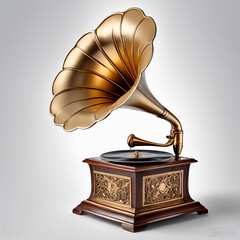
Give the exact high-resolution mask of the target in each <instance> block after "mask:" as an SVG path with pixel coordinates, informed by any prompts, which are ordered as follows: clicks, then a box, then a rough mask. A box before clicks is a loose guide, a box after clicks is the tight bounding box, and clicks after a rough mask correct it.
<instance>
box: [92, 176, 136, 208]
mask: <svg viewBox="0 0 240 240" xmlns="http://www.w3.org/2000/svg"><path fill="white" fill-rule="evenodd" d="M130 187H131V179H130V178H129V177H124V176H118V175H114V174H107V173H101V172H94V198H100V199H102V200H107V201H111V202H114V203H119V204H124V205H129V206H130V204H131V201H130V192H131V191H130Z"/></svg>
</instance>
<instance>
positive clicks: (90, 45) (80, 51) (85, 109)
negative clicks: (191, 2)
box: [50, 8, 156, 131]
mask: <svg viewBox="0 0 240 240" xmlns="http://www.w3.org/2000/svg"><path fill="white" fill-rule="evenodd" d="M155 34H156V26H155V23H154V21H153V20H152V18H150V17H147V16H145V15H144V13H143V12H142V11H141V10H140V9H138V8H132V9H129V10H127V11H125V12H119V13H115V14H113V15H111V16H109V17H108V18H106V19H105V20H104V21H103V22H102V23H101V24H100V25H99V26H98V27H97V28H96V29H95V30H94V31H92V32H89V33H87V34H85V35H84V36H83V37H82V38H80V40H79V41H78V42H77V43H76V45H75V47H74V48H73V49H72V50H71V51H70V52H69V54H68V55H67V57H66V59H65V61H64V64H63V69H62V70H61V71H60V72H59V74H58V75H57V77H56V78H55V80H54V83H53V88H52V92H53V100H52V102H51V105H50V112H51V114H52V115H53V116H54V122H55V124H57V125H61V126H62V127H63V128H64V129H65V130H67V131H70V130H74V129H76V128H83V129H85V128H89V127H91V126H93V125H94V124H95V123H96V122H98V121H100V120H102V119H104V118H105V117H107V116H108V115H109V114H110V113H111V111H113V110H114V109H116V108H118V107H120V106H121V105H123V104H124V102H126V101H127V99H128V98H129V97H130V96H131V95H132V93H133V92H134V90H135V88H136V87H137V85H138V83H139V81H140V79H141V74H142V72H143V71H144V70H145V68H146V67H147V65H148V64H149V62H150V60H151V58H152V53H153V44H152V42H153V39H154V37H155Z"/></svg>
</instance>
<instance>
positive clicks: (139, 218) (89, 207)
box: [73, 200, 208, 232]
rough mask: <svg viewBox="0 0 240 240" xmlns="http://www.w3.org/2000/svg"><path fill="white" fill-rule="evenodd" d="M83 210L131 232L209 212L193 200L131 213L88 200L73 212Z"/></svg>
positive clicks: (78, 212)
mask: <svg viewBox="0 0 240 240" xmlns="http://www.w3.org/2000/svg"><path fill="white" fill-rule="evenodd" d="M83 212H86V213H90V214H92V215H95V216H98V217H101V218H104V219H108V220H111V221H114V222H118V223H121V225H122V228H123V229H124V230H127V231H130V232H138V231H141V230H143V229H145V228H146V227H147V225H148V224H149V223H154V222H158V221H161V220H165V219H168V218H173V217H177V216H181V215H185V214H189V213H193V212H197V213H198V214H204V213H208V210H207V209H206V208H205V207H204V206H202V205H201V204H200V203H199V202H195V201H193V202H190V203H183V204H179V205H176V206H172V207H167V208H163V209H158V210H155V211H149V212H143V213H139V214H131V213H128V212H124V211H119V210H118V209H114V208H111V207H107V206H104V205H102V204H98V203H97V204H96V203H94V202H92V201H89V200H86V201H83V202H81V204H79V205H78V206H77V207H76V208H74V209H73V213H76V214H79V215H80V214H82V213H83Z"/></svg>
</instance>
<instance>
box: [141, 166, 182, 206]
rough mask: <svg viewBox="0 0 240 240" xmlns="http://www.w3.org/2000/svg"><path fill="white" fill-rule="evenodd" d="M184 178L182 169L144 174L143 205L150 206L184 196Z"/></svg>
mask: <svg viewBox="0 0 240 240" xmlns="http://www.w3.org/2000/svg"><path fill="white" fill-rule="evenodd" d="M182 178H183V171H182V170H181V171H175V172H168V173H161V174H156V175H149V176H144V177H143V197H142V200H143V201H142V205H143V206H148V205H153V204H159V203H163V202H168V201H173V200H177V199H180V198H182V197H183V193H182V192H183V191H182V182H183V179H182Z"/></svg>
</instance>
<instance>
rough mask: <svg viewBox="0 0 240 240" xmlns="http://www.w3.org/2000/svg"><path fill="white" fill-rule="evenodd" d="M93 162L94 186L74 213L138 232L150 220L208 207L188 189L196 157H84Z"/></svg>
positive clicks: (203, 211) (87, 161)
mask: <svg viewBox="0 0 240 240" xmlns="http://www.w3.org/2000/svg"><path fill="white" fill-rule="evenodd" d="M83 162H86V163H88V164H89V167H90V173H91V183H92V190H91V194H90V197H89V198H88V200H85V201H83V202H81V204H79V205H78V206H77V207H76V208H74V209H73V213H76V214H79V215H80V214H82V212H86V213H90V214H93V215H96V216H98V217H101V218H105V219H108V220H111V221H114V222H118V223H121V225H122V228H123V229H125V230H127V231H131V232H137V231H140V230H142V229H144V228H145V227H146V226H147V224H149V223H153V222H157V221H161V220H164V219H168V218H172V217H176V216H180V215H184V214H188V213H193V212H197V213H198V214H204V213H207V212H208V210H207V209H206V208H205V207H204V206H202V205H201V204H200V203H199V202H196V201H194V200H193V199H192V198H191V197H190V195H189V192H188V173H189V166H190V164H191V163H195V162H197V161H196V160H195V159H192V158H182V157H181V158H180V159H179V160H177V161H176V160H175V159H174V158H173V159H172V160H171V161H168V162H166V163H161V164H145V165H121V164H114V163H110V162H107V161H104V160H102V159H100V158H89V159H86V160H84V161H83Z"/></svg>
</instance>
